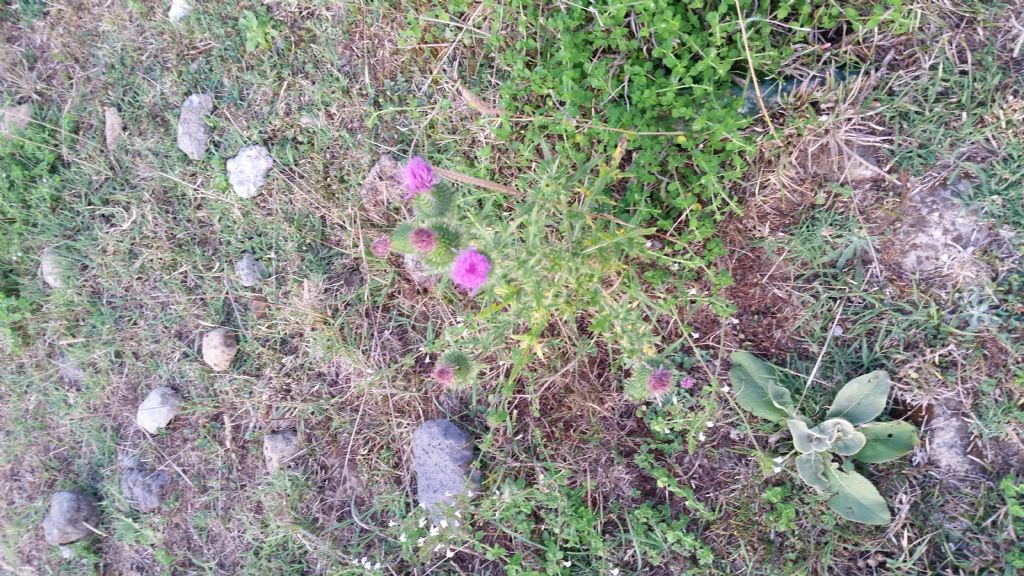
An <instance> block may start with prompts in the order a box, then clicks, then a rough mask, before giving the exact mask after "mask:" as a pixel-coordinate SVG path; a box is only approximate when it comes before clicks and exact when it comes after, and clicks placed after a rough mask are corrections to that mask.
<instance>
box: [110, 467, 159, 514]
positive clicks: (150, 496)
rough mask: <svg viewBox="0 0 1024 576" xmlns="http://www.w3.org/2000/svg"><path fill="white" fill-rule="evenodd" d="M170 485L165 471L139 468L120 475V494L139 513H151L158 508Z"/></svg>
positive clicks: (133, 468)
mask: <svg viewBox="0 0 1024 576" xmlns="http://www.w3.org/2000/svg"><path fill="white" fill-rule="evenodd" d="M170 483H171V475H170V474H168V473H167V471H166V470H156V471H152V470H146V469H144V468H140V467H136V466H133V467H130V468H126V469H125V471H124V473H123V474H121V492H122V493H123V494H124V497H125V498H127V499H128V504H129V505H130V506H131V507H132V508H134V509H136V510H138V511H139V512H152V511H153V510H156V509H158V508H160V502H161V500H163V495H164V490H166V489H167V486H168V485H169V484H170Z"/></svg>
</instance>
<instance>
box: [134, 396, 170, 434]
mask: <svg viewBox="0 0 1024 576" xmlns="http://www.w3.org/2000/svg"><path fill="white" fill-rule="evenodd" d="M180 409H181V396H179V395H178V393H177V392H175V391H174V390H171V389H170V388H168V387H166V386H160V387H158V388H154V389H153V390H152V391H151V392H150V393H149V394H148V395H147V396H146V399H145V400H143V401H142V404H139V410H138V412H137V413H136V415H135V422H136V423H137V424H138V425H139V427H140V428H142V429H143V430H145V431H146V432H149V433H150V434H156V433H157V432H159V431H160V429H161V428H163V427H164V426H167V423H168V422H170V421H171V419H173V418H174V417H175V416H177V414H178V412H179V411H180Z"/></svg>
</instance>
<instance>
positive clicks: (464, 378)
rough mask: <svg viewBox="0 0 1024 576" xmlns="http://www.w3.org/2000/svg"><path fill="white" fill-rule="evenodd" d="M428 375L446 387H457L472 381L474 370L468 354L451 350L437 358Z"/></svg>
mask: <svg viewBox="0 0 1024 576" xmlns="http://www.w3.org/2000/svg"><path fill="white" fill-rule="evenodd" d="M430 375H431V377H432V378H433V379H434V380H436V381H437V383H438V384H441V385H442V386H444V387H446V388H459V387H462V386H465V385H468V384H470V383H472V381H473V377H474V376H475V375H476V370H475V367H474V365H473V361H472V360H470V358H469V356H467V355H466V354H464V353H462V352H459V351H458V350H451V351H449V352H447V353H445V354H444V355H443V356H441V357H440V358H439V359H438V360H437V363H436V364H434V370H433V371H432V372H431V374H430Z"/></svg>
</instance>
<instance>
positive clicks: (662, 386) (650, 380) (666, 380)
mask: <svg viewBox="0 0 1024 576" xmlns="http://www.w3.org/2000/svg"><path fill="white" fill-rule="evenodd" d="M671 387H672V373H671V372H669V371H668V370H666V369H664V368H655V369H654V370H651V373H650V375H648V376H647V392H648V393H649V394H650V395H651V396H652V397H654V398H660V397H661V396H662V395H663V394H665V393H666V392H668V389H669V388H671Z"/></svg>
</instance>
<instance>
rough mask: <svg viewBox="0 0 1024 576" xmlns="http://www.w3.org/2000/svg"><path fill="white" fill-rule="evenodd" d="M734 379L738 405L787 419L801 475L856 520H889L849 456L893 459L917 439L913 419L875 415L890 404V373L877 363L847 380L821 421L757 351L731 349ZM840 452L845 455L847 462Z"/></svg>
mask: <svg viewBox="0 0 1024 576" xmlns="http://www.w3.org/2000/svg"><path fill="white" fill-rule="evenodd" d="M729 378H730V380H731V381H732V384H733V386H734V387H735V389H736V402H737V404H739V405H740V407H742V408H744V409H745V410H747V411H749V412H751V413H752V414H754V415H755V416H758V417H760V418H764V419H765V420H770V421H772V422H776V423H779V424H785V425H786V427H787V428H788V429H789V432H790V434H791V435H792V439H793V447H794V449H795V451H796V452H798V453H799V455H798V456H797V457H796V459H795V463H796V470H797V473H798V475H799V476H800V479H801V480H803V481H804V483H806V484H807V485H809V486H811V487H813V488H815V489H817V490H819V491H821V492H823V493H826V494H828V505H829V507H830V508H831V509H832V510H833V511H835V512H836V513H837V514H839V515H840V516H842V517H843V518H846V519H847V520H852V521H854V522H861V523H864V524H887V523H889V521H890V520H891V516H890V514H889V507H888V505H887V504H886V502H885V499H884V498H883V497H882V495H881V494H879V493H878V489H876V488H875V486H874V485H873V484H872V483H871V481H870V480H868V479H867V478H865V477H864V476H862V475H860V474H859V473H858V472H857V471H856V470H854V469H853V462H852V461H853V460H857V461H860V462H864V463H879V462H888V461H890V460H895V459H896V458H899V457H901V456H903V455H904V454H907V453H908V452H910V451H911V450H913V448H914V446H916V445H917V443H918V435H917V428H916V427H914V425H912V424H910V423H907V422H900V421H892V422H872V421H873V420H874V419H875V418H877V417H878V416H880V415H881V414H882V412H883V411H884V410H885V402H886V398H887V397H888V395H889V388H890V385H891V384H890V381H889V375H888V373H886V372H885V371H883V370H877V371H875V372H871V373H870V374H864V375H863V376H858V377H857V378H854V379H853V380H850V381H849V382H848V383H847V384H846V385H845V386H843V387H842V388H841V389H840V390H839V393H838V394H836V397H835V399H834V400H833V402H832V405H831V406H830V407H829V409H828V413H827V414H826V415H825V420H823V421H822V422H820V423H818V424H814V423H813V422H812V421H811V420H810V419H809V418H807V417H806V416H804V415H802V414H800V413H799V412H798V410H797V407H796V406H795V405H794V403H793V399H792V396H791V395H790V393H789V390H788V389H786V388H785V387H783V386H782V385H781V384H780V383H779V373H778V369H777V368H776V367H775V366H773V365H771V364H769V363H767V362H764V361H763V360H760V359H758V358H757V357H755V356H754V355H752V354H750V353H748V352H743V351H738V352H734V353H733V355H732V369H731V370H730V371H729ZM836 457H841V458H843V459H844V461H843V465H842V466H840V465H839V463H837V462H835V458H836Z"/></svg>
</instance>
